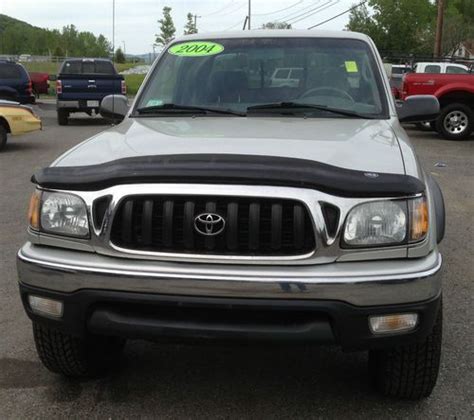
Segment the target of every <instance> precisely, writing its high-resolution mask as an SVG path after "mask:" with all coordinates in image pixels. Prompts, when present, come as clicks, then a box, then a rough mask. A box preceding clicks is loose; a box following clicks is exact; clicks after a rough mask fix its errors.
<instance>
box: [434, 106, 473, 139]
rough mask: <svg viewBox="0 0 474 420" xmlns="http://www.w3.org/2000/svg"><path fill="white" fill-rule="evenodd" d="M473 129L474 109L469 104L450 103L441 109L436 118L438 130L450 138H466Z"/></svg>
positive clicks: (446, 137)
mask: <svg viewBox="0 0 474 420" xmlns="http://www.w3.org/2000/svg"><path fill="white" fill-rule="evenodd" d="M453 120H456V122H452V121H453ZM473 130H474V111H473V110H472V109H471V108H470V107H469V106H468V105H464V104H449V105H447V106H445V107H444V108H442V109H441V113H440V114H439V116H438V118H437V120H436V131H437V132H438V133H439V134H440V135H441V136H442V137H443V138H445V139H448V140H465V139H467V138H468V137H469V136H470V135H471V133H472V132H473Z"/></svg>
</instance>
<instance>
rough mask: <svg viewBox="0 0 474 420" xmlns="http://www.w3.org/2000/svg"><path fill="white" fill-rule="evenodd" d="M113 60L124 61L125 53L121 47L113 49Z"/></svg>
mask: <svg viewBox="0 0 474 420" xmlns="http://www.w3.org/2000/svg"><path fill="white" fill-rule="evenodd" d="M115 62H116V63H125V54H124V53H123V51H122V48H120V47H118V48H117V49H116V50H115Z"/></svg>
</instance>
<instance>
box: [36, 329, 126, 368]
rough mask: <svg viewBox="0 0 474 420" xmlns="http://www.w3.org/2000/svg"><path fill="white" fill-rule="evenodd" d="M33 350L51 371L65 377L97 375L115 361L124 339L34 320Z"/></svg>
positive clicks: (111, 365)
mask: <svg viewBox="0 0 474 420" xmlns="http://www.w3.org/2000/svg"><path fill="white" fill-rule="evenodd" d="M33 336H34V340H35V345H36V351H37V353H38V356H39V358H40V360H41V362H42V363H43V365H44V366H45V367H46V368H47V369H49V370H50V371H51V372H54V373H60V374H62V375H65V376H68V377H84V376H96V375H99V374H101V373H104V372H106V371H107V370H109V369H110V368H112V367H113V366H114V365H116V364H118V361H119V358H120V354H121V352H122V350H123V347H124V345H125V340H123V339H120V338H116V337H102V336H87V337H86V338H79V337H75V336H72V335H69V334H64V333H62V332H60V331H57V330H54V329H51V328H48V327H45V326H43V325H41V324H39V323H37V322H33Z"/></svg>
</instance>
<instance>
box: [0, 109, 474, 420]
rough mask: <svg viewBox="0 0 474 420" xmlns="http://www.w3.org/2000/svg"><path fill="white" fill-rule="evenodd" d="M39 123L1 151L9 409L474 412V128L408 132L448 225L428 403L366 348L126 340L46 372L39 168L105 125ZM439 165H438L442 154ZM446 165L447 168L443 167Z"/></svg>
mask: <svg viewBox="0 0 474 420" xmlns="http://www.w3.org/2000/svg"><path fill="white" fill-rule="evenodd" d="M37 108H38V109H37V112H38V113H39V114H40V115H41V117H42V119H43V124H44V129H43V131H42V132H39V133H35V134H31V135H28V136H21V137H17V138H10V139H9V143H8V145H7V147H6V149H5V150H4V151H3V152H2V153H0V179H1V183H0V273H1V276H0V417H1V418H20V417H51V416H55V417H59V416H60V417H66V416H74V417H78V416H80V417H82V416H84V417H85V416H91V415H93V416H97V417H106V416H107V417H131V416H146V417H151V416H159V417H162V418H289V417H296V418H304V417H311V418H313V417H324V418H332V417H338V418H367V417H384V418H436V417H440V418H457V419H467V418H473V417H474V374H473V372H474V328H473V327H474V322H473V319H474V309H473V308H474V263H473V261H474V257H473V255H474V245H473V243H474V234H473V226H474V136H472V137H471V139H470V140H469V141H464V142H452V141H446V140H442V139H440V138H438V137H437V136H436V135H435V134H433V133H423V132H420V131H414V130H410V134H411V136H412V139H413V141H414V143H415V145H416V148H417V150H418V153H419V156H420V159H421V161H422V163H423V165H424V166H425V168H426V170H427V171H429V172H431V173H433V174H434V176H435V177H436V178H437V180H438V181H439V183H440V185H441V187H442V189H443V192H444V195H445V200H446V205H447V213H448V225H447V233H446V238H445V241H444V242H443V244H442V246H441V250H442V253H443V256H444V259H445V268H444V305H445V322H444V353H443V359H442V368H441V373H440V378H439V381H438V386H437V387H436V389H435V391H434V392H433V395H432V396H431V397H430V398H429V399H427V400H424V401H422V402H416V403H413V402H400V401H394V400H390V399H385V398H381V397H379V396H378V395H377V394H375V393H374V392H373V391H372V390H371V389H370V387H369V385H368V379H367V374H366V362H367V357H366V355H365V354H364V353H349V354H344V353H342V352H341V351H340V350H339V349H337V348H332V347H330V348H326V347H324V348H318V347H316V348H315V347H309V346H307V347H296V348H295V347H277V348H275V347H273V346H259V347H256V346H253V345H248V346H247V345H240V346H222V345H219V346H191V345H183V346H178V345H170V344H168V345H160V344H156V343H147V342H141V341H137V342H129V343H128V345H127V348H126V351H125V354H124V360H123V366H122V369H121V370H120V371H118V372H116V373H114V374H113V375H111V376H109V377H106V378H102V379H96V380H90V381H70V380H65V379H63V378H61V377H59V376H55V375H53V374H51V373H49V372H48V371H47V370H46V369H45V368H43V366H42V365H41V363H40V362H39V360H38V359H37V356H36V352H35V349H34V344H33V338H32V333H31V326H30V322H29V320H28V319H27V317H26V315H25V314H24V311H23V308H22V306H21V302H20V298H19V295H18V291H17V280H16V268H15V255H16V252H17V250H18V248H19V247H20V246H21V244H22V243H23V242H24V240H25V237H26V234H25V228H26V208H27V203H28V199H29V195H30V193H31V191H32V190H33V185H32V184H31V183H30V182H29V178H30V175H31V174H32V173H33V172H34V171H35V170H36V169H38V168H41V167H43V166H45V165H47V164H48V163H50V162H51V161H52V160H53V159H54V158H55V157H57V156H58V155H59V154H60V153H62V152H63V151H65V150H67V149H69V148H70V147H72V146H73V145H75V144H77V143H78V142H80V141H81V140H83V139H86V138H88V137H90V136H92V135H94V134H95V133H98V132H100V131H102V130H104V129H105V128H107V125H106V124H105V123H104V122H103V121H102V120H101V119H99V118H96V119H90V118H84V119H80V118H78V119H75V120H72V121H71V124H70V125H69V126H67V127H60V126H58V125H57V124H56V119H55V112H54V110H53V109H52V106H51V105H48V106H47V105H43V106H42V105H39V106H38V107H37ZM438 162H440V163H442V164H441V165H436V163H438ZM444 165H445V166H444Z"/></svg>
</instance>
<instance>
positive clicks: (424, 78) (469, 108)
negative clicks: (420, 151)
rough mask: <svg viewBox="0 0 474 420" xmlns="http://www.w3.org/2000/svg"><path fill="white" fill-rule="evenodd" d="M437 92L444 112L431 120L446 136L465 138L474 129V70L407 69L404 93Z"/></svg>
mask: <svg viewBox="0 0 474 420" xmlns="http://www.w3.org/2000/svg"><path fill="white" fill-rule="evenodd" d="M416 95H434V96H436V97H437V98H438V100H439V103H440V106H441V112H440V114H439V116H438V117H437V118H436V120H434V121H433V123H432V124H431V126H432V128H434V129H436V131H438V133H440V134H441V136H443V137H444V138H446V139H451V140H464V139H467V138H468V137H469V136H470V135H471V133H472V132H473V131H474V74H432V73H431V74H430V73H408V74H406V75H405V76H404V78H403V86H402V97H401V99H403V100H405V99H407V98H409V97H412V96H416Z"/></svg>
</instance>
